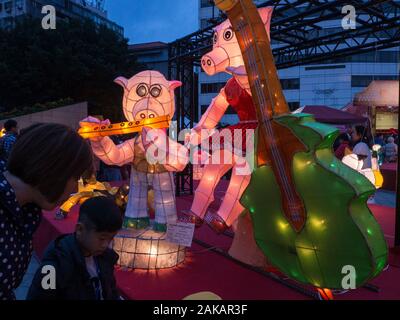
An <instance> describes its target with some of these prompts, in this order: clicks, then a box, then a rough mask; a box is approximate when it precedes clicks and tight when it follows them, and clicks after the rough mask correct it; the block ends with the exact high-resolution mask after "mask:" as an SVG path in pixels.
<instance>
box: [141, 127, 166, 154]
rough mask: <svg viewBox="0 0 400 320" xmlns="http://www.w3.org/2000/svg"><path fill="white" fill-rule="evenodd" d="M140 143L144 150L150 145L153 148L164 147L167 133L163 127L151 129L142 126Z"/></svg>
mask: <svg viewBox="0 0 400 320" xmlns="http://www.w3.org/2000/svg"><path fill="white" fill-rule="evenodd" d="M142 143H143V147H144V150H145V151H147V150H148V149H149V148H150V146H154V147H155V148H157V149H158V148H166V144H167V133H166V130H165V129H153V128H150V127H144V128H143V129H142Z"/></svg>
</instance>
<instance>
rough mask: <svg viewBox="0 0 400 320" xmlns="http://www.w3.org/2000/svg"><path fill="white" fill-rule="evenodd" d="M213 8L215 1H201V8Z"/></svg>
mask: <svg viewBox="0 0 400 320" xmlns="http://www.w3.org/2000/svg"><path fill="white" fill-rule="evenodd" d="M213 6H214V1H213V0H201V2H200V7H201V8H208V7H213Z"/></svg>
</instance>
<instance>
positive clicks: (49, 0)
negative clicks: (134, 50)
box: [0, 0, 124, 36]
mask: <svg viewBox="0 0 400 320" xmlns="http://www.w3.org/2000/svg"><path fill="white" fill-rule="evenodd" d="M103 4H104V0H102V1H101V0H98V1H88V0H0V28H5V29H7V28H12V27H13V25H14V24H15V22H16V21H18V19H20V18H23V17H34V18H40V17H43V16H44V14H43V13H42V8H43V7H44V6H46V5H52V6H54V7H55V9H56V14H57V19H62V20H68V19H85V18H86V19H90V20H93V21H94V22H95V23H96V24H99V25H100V24H102V25H106V26H107V27H108V28H109V29H112V30H114V31H115V32H116V33H118V34H120V35H121V36H123V34H124V29H123V28H122V27H121V26H119V25H118V24H116V23H115V22H112V21H110V20H109V19H108V18H107V11H105V10H104V9H103Z"/></svg>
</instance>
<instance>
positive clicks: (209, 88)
mask: <svg viewBox="0 0 400 320" xmlns="http://www.w3.org/2000/svg"><path fill="white" fill-rule="evenodd" d="M225 84H226V82H213V83H202V84H201V93H202V94H207V93H219V92H220V91H221V89H222V88H223V87H225Z"/></svg>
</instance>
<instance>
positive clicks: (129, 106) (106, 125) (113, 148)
mask: <svg viewBox="0 0 400 320" xmlns="http://www.w3.org/2000/svg"><path fill="white" fill-rule="evenodd" d="M115 82H116V83H118V84H119V85H121V86H122V88H123V89H124V97H123V103H122V104H123V111H124V115H125V117H126V119H127V120H128V121H129V122H126V123H121V124H116V125H112V124H110V121H109V120H106V121H100V120H98V119H96V118H93V117H89V118H86V119H84V120H82V121H81V129H80V133H81V135H82V136H84V137H87V138H89V139H90V141H91V146H92V149H93V152H94V154H95V155H96V156H97V157H98V158H100V159H101V160H102V161H103V162H105V163H106V164H108V165H117V166H123V165H126V164H131V165H132V169H131V180H130V192H129V199H128V204H127V208H126V212H125V220H124V226H125V227H128V228H135V229H145V228H147V227H148V226H149V224H150V220H149V216H148V210H147V200H148V199H147V197H148V188H149V186H151V187H153V190H154V202H155V203H154V209H155V223H154V225H153V229H154V230H156V231H160V232H164V231H166V228H167V224H169V223H176V221H177V212H176V203H175V191H174V189H175V188H174V186H175V185H174V178H173V172H176V171H181V170H183V169H184V168H185V166H186V165H187V163H188V160H189V157H188V149H187V148H186V147H184V146H183V145H181V144H179V143H178V142H177V141H175V140H173V139H171V138H170V137H168V136H167V129H166V128H167V127H168V125H169V119H172V118H173V116H174V113H175V95H174V90H175V89H176V88H178V87H179V86H181V85H182V83H181V82H180V81H168V80H166V79H165V77H164V76H163V75H162V74H161V73H159V72H157V71H143V72H140V73H138V74H136V75H135V76H133V77H132V78H130V79H129V80H128V79H125V78H123V77H119V78H117V79H116V80H115ZM129 132H139V135H138V136H136V137H135V138H133V139H131V140H128V141H125V142H124V143H122V144H120V145H115V144H114V142H113V141H112V140H111V139H110V138H109V137H108V135H112V134H124V133H129Z"/></svg>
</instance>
